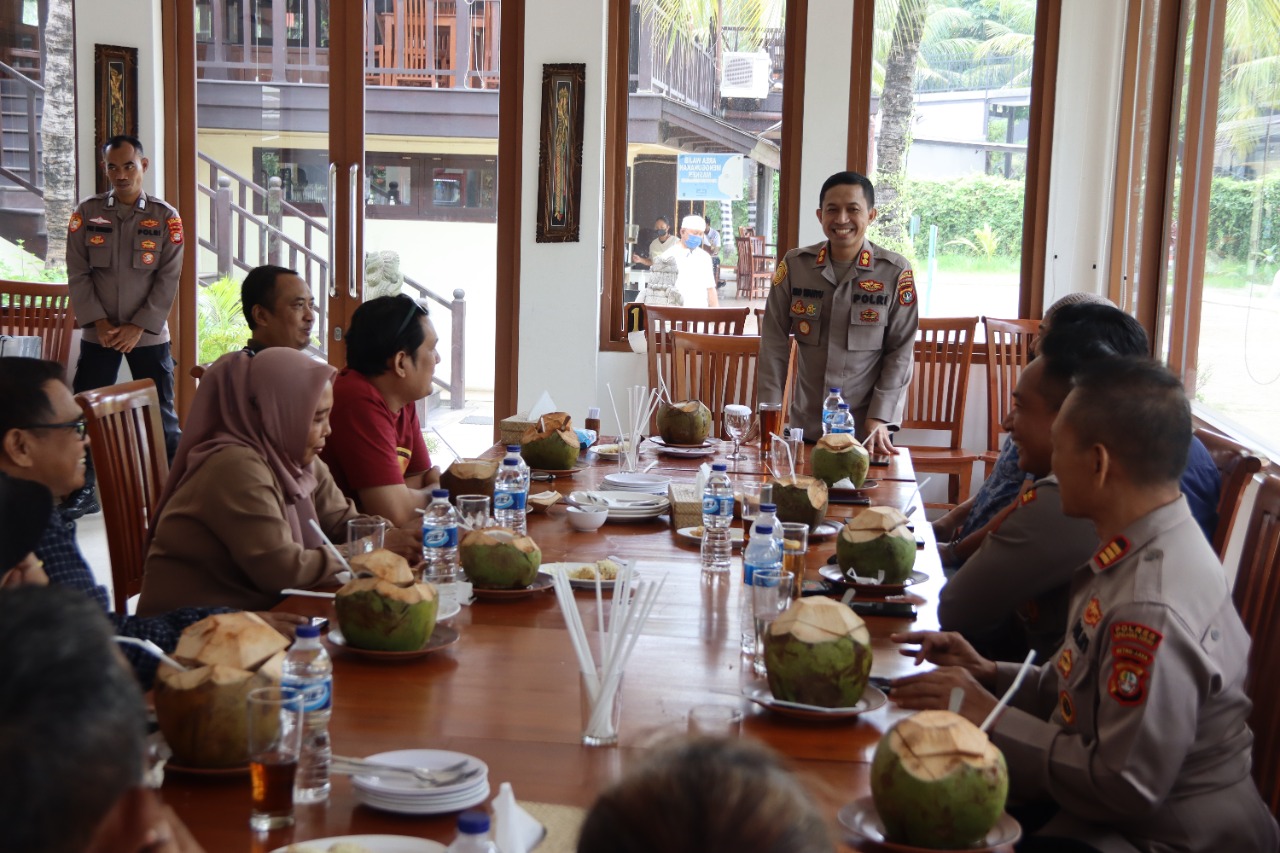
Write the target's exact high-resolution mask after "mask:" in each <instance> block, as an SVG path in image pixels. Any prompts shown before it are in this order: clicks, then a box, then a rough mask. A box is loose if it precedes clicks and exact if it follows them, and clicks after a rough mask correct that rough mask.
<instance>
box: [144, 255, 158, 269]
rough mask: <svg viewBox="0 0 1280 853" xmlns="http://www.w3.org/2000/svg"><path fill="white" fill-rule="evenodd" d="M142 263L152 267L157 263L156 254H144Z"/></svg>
mask: <svg viewBox="0 0 1280 853" xmlns="http://www.w3.org/2000/svg"><path fill="white" fill-rule="evenodd" d="M142 262H143V263H144V264H146V265H147V266H151V265H152V264H154V263H155V262H156V255H155V252H143V253H142Z"/></svg>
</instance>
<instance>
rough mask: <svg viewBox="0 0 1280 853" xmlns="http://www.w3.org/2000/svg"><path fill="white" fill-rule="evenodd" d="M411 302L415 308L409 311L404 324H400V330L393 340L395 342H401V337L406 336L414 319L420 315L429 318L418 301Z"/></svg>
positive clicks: (397, 330)
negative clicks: (406, 330) (405, 331)
mask: <svg viewBox="0 0 1280 853" xmlns="http://www.w3.org/2000/svg"><path fill="white" fill-rule="evenodd" d="M410 302H411V303H412V304H413V307H412V308H410V309H409V313H408V314H406V315H405V318H404V320H403V322H401V323H400V328H398V329H396V334H395V337H393V338H392V340H393V341H398V340H400V336H401V335H403V334H404V330H405V329H407V328H409V322H410V321H411V320H413V318H414V317H417V316H419V315H421V316H423V317H426V316H428V314H427V309H426V308H423V307H422V306H421V305H419V304H418V302H417V300H410Z"/></svg>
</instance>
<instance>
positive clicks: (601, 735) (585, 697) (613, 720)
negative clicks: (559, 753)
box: [578, 669, 626, 746]
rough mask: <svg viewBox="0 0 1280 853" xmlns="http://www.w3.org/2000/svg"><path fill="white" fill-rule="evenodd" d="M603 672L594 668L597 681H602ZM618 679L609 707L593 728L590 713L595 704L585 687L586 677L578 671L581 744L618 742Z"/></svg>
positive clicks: (619, 682)
mask: <svg viewBox="0 0 1280 853" xmlns="http://www.w3.org/2000/svg"><path fill="white" fill-rule="evenodd" d="M603 676H604V673H603V672H602V671H600V670H598V669H597V670H596V679H597V681H600V682H603V680H604V678H603ZM625 678H626V676H625V675H624V676H623V678H622V679H620V680H619V681H618V690H617V692H616V693H614V694H613V703H612V705H611V707H610V708H609V709H608V710H607V711H604V712H602V713H601V715H600V717H599V718H598V719H597V723H596V725H595V727H594V728H593V727H592V725H591V719H592V714H594V713H595V706H594V705H592V704H591V691H589V690H588V689H587V679H586V678H584V677H583V675H582V673H581V672H579V673H578V708H579V710H580V711H581V713H582V745H583V746H616V745H617V743H618V722H619V721H620V720H621V719H622V681H623V680H625Z"/></svg>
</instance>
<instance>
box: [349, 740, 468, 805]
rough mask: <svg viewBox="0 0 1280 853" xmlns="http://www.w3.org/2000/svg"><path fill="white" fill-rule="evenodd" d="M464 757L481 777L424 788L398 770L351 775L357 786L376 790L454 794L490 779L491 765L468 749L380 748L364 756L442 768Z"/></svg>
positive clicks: (399, 764) (433, 795)
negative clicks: (376, 751)
mask: <svg viewBox="0 0 1280 853" xmlns="http://www.w3.org/2000/svg"><path fill="white" fill-rule="evenodd" d="M464 758H465V759H468V760H469V761H470V762H471V763H470V764H468V765H467V769H468V770H470V769H471V768H473V767H480V768H482V772H481V774H480V775H479V776H478V777H475V776H473V777H472V778H470V779H466V780H464V781H462V782H456V783H454V784H452V785H439V786H437V787H434V788H421V787H419V786H418V783H417V782H416V781H415V780H414V779H413V777H412V776H408V775H403V776H401V775H398V774H397V775H388V776H386V777H385V778H384V777H380V776H374V775H372V774H371V775H368V776H366V775H363V774H360V775H356V776H352V777H351V781H352V783H353V784H354V785H355V787H356V788H359V789H361V790H366V791H370V792H373V793H387V794H412V795H416V796H419V797H422V796H425V797H439V796H444V795H448V794H455V793H459V792H464V791H467V790H469V789H471V788H473V787H475V786H476V784H477V783H478V782H480V781H481V780H484V779H487V778H488V776H489V765H487V764H485V763H484V762H483V761H481V760H480V759H478V758H476V757H475V756H471V755H467V754H466V753H465V752H449V751H448V750H444V749H397V750H394V751H392V752H380V753H378V754H377V755H368V756H365V760H366V761H372V762H375V763H377V764H391V765H394V766H397V767H425V768H427V769H428V770H441V769H443V768H445V767H449V766H450V765H453V764H457V763H458V762H459V761H462V760H463V759H464Z"/></svg>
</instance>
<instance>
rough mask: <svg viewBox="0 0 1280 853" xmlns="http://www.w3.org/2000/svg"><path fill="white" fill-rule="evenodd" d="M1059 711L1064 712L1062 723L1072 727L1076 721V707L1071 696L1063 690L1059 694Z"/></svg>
mask: <svg viewBox="0 0 1280 853" xmlns="http://www.w3.org/2000/svg"><path fill="white" fill-rule="evenodd" d="M1058 710H1059V711H1060V712H1062V722H1064V723H1066V724H1067V725H1071V724H1072V723H1074V722H1075V721H1076V706H1075V703H1074V702H1072V701H1071V694H1070V693H1068V692H1067V691H1065V690H1063V691H1062V692H1061V693H1059V694H1058Z"/></svg>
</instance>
